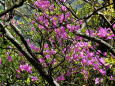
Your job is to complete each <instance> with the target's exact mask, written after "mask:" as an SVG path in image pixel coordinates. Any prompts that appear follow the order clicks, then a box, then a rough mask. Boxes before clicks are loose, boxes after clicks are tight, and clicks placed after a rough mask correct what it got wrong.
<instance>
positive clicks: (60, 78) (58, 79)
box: [56, 75, 65, 81]
mask: <svg viewBox="0 0 115 86" xmlns="http://www.w3.org/2000/svg"><path fill="white" fill-rule="evenodd" d="M56 80H57V81H63V80H65V77H64V75H60V76H58V77H57V78H56Z"/></svg>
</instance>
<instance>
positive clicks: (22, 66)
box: [20, 64, 32, 73]
mask: <svg viewBox="0 0 115 86" xmlns="http://www.w3.org/2000/svg"><path fill="white" fill-rule="evenodd" d="M20 70H21V71H27V72H29V73H32V67H31V66H30V65H28V64H25V65H20Z"/></svg>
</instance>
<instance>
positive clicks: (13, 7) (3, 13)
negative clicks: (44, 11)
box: [0, 0, 26, 17]
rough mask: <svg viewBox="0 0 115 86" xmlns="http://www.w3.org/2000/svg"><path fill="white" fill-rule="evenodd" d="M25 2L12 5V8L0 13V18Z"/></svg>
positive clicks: (22, 0)
mask: <svg viewBox="0 0 115 86" xmlns="http://www.w3.org/2000/svg"><path fill="white" fill-rule="evenodd" d="M25 1H26V0H20V2H19V4H14V5H13V6H12V7H10V8H8V9H7V10H4V11H3V12H2V13H0V17H1V16H3V15H5V14H6V13H8V12H10V11H12V10H14V9H15V8H18V7H20V6H22V5H23V4H24V2H25Z"/></svg>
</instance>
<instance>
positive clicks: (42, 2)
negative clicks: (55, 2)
mask: <svg viewBox="0 0 115 86" xmlns="http://www.w3.org/2000/svg"><path fill="white" fill-rule="evenodd" d="M34 5H35V6H36V7H38V8H42V9H44V10H46V9H48V8H49V7H50V2H49V1H48V0H37V1H36V2H35V3H34Z"/></svg>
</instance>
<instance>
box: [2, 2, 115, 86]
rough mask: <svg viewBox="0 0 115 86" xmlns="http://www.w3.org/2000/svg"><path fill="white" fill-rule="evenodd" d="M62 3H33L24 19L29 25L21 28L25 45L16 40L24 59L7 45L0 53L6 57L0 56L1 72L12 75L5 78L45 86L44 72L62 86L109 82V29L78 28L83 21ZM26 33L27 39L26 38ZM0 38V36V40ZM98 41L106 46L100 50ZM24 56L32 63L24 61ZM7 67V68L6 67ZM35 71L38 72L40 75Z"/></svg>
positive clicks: (112, 37) (110, 68)
mask: <svg viewBox="0 0 115 86" xmlns="http://www.w3.org/2000/svg"><path fill="white" fill-rule="evenodd" d="M55 1H57V2H55ZM66 1H67V0H37V1H35V2H34V4H33V7H35V9H34V11H35V12H33V13H34V14H32V17H31V18H29V19H30V20H28V22H29V24H30V25H25V27H26V26H27V27H28V30H27V32H24V34H23V36H24V39H26V40H25V41H24V43H25V44H23V42H22V41H21V42H20V41H19V43H20V46H21V47H22V49H19V50H23V51H26V52H27V55H28V56H27V55H26V53H25V54H24V53H23V52H19V51H18V50H16V49H15V47H14V45H12V44H10V45H11V46H12V47H8V49H9V48H11V50H6V51H4V52H3V54H6V58H5V57H4V58H5V59H3V57H2V58H1V57H0V67H1V68H4V70H6V69H7V68H8V69H7V71H8V70H11V71H12V70H13V71H12V72H11V73H9V74H12V76H10V75H9V74H7V77H8V79H10V78H9V77H11V78H13V77H14V80H15V79H16V80H17V81H18V80H19V82H20V83H25V86H26V85H33V84H34V85H36V84H37V85H39V84H40V86H43V85H44V86H45V85H46V86H49V84H48V82H46V81H47V80H46V81H45V78H46V77H48V76H45V75H44V73H46V74H47V75H49V76H50V78H52V79H53V80H55V82H58V83H59V84H60V85H62V86H66V85H67V86H71V84H72V83H73V84H77V85H79V86H83V85H87V86H92V85H94V86H96V85H101V84H104V83H105V82H107V80H108V81H109V82H110V83H113V80H114V73H115V71H113V69H114V68H113V66H114V65H113V63H114V59H113V58H114V55H113V53H111V51H110V49H108V46H110V45H111V46H112V45H114V44H110V45H109V41H111V40H114V39H115V35H114V34H113V32H112V30H111V27H101V26H99V27H96V28H94V27H91V28H88V29H87V28H83V29H82V25H84V23H85V22H86V21H84V20H83V19H78V20H77V19H76V18H75V17H74V16H73V14H72V13H71V10H68V8H67V7H66V5H64V4H63V3H66ZM38 10H40V12H38ZM18 25H19V26H21V25H23V24H20V23H19V24H17V26H18ZM29 26H30V27H29ZM89 26H90V25H89ZM92 26H93V25H92ZM23 27H24V26H23ZM112 27H113V29H114V27H115V25H114V24H113V26H112ZM22 32H23V31H22ZM28 33H29V36H27V37H26V35H28ZM76 33H82V34H85V36H86V35H87V37H86V38H84V37H85V36H80V35H76ZM2 37H3V36H2V35H1V36H0V38H2ZM14 37H15V36H14ZM16 37H17V38H16V40H22V39H21V38H20V39H19V37H18V36H17V35H16ZM90 37H94V38H98V39H99V40H96V41H94V40H95V39H94V38H92V39H91V40H90V39H88V38H90ZM100 40H101V42H103V41H104V43H105V44H108V45H107V47H101V48H103V49H101V48H100V46H102V44H101V45H100ZM102 40H103V41H102ZM97 41H98V42H97ZM106 41H107V42H106ZM111 46H110V47H111ZM6 47H7V46H6ZM111 48H112V47H111ZM13 50H14V51H13ZM5 52H7V53H5ZM25 55H26V56H27V57H30V59H31V60H32V61H33V60H34V62H31V60H28V59H25V58H24V57H25ZM35 57H36V58H35ZM108 58H109V59H108ZM28 61H29V62H31V64H30V63H28ZM37 63H38V64H40V65H38V64H37ZM1 65H2V66H1ZM10 65H11V67H9V66H10ZM37 67H39V68H40V70H41V71H40V70H39V69H37ZM38 72H40V73H41V72H42V73H41V75H40V74H39V73H38ZM13 73H14V74H13ZM44 77H45V78H44ZM48 78H49V77H48ZM6 80H7V79H6ZM11 81H12V80H11ZM0 83H1V82H0ZM20 83H19V84H20ZM68 83H70V85H69V84H68Z"/></svg>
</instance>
